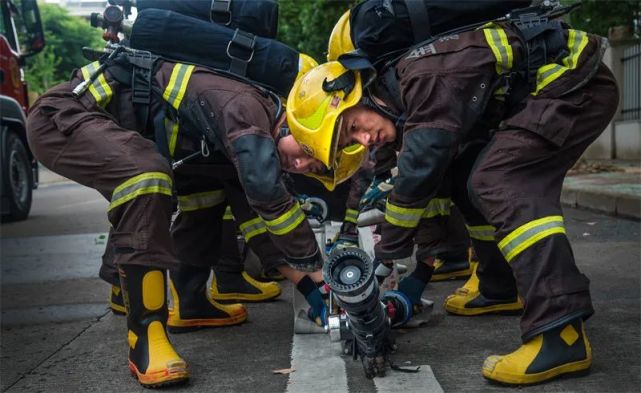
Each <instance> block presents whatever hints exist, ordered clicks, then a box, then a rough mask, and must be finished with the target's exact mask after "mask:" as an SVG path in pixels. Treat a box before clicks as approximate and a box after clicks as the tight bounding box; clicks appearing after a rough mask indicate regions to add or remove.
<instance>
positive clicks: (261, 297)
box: [210, 270, 281, 302]
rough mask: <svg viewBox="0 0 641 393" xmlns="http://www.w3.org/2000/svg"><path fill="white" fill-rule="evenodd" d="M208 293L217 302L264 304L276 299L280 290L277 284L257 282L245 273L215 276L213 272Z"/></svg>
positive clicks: (225, 273)
mask: <svg viewBox="0 0 641 393" xmlns="http://www.w3.org/2000/svg"><path fill="white" fill-rule="evenodd" d="M210 293H211V298H212V299H213V300H217V301H236V302H264V301H267V300H272V299H275V298H277V297H278V296H279V295H280V293H281V289H280V285H278V283H276V282H273V281H272V282H260V281H257V280H255V279H253V278H252V277H251V276H250V275H249V274H248V273H247V272H245V271H243V272H240V273H236V272H234V273H231V272H219V273H218V274H216V271H215V270H214V274H213V278H212V280H211V289H210Z"/></svg>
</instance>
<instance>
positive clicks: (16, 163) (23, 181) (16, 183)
mask: <svg viewBox="0 0 641 393" xmlns="http://www.w3.org/2000/svg"><path fill="white" fill-rule="evenodd" d="M1 168H2V186H3V188H4V192H3V194H4V195H5V196H6V197H7V202H8V207H9V212H8V213H7V214H6V215H3V216H2V221H19V220H24V219H26V218H27V216H28V215H29V210H31V196H32V194H31V193H32V190H33V173H32V171H31V162H30V160H29V155H28V154H27V149H26V148H25V146H24V144H23V142H22V140H20V138H19V137H18V136H17V135H16V134H15V133H13V132H9V133H8V135H7V144H6V150H5V154H3V155H2V167H1Z"/></svg>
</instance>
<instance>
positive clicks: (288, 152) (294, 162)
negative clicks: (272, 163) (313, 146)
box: [278, 135, 323, 173]
mask: <svg viewBox="0 0 641 393" xmlns="http://www.w3.org/2000/svg"><path fill="white" fill-rule="evenodd" d="M278 154H279V155H280V167H281V169H283V170H284V171H287V172H292V173H319V172H320V171H322V169H323V163H322V162H320V161H319V160H317V159H315V158H314V157H312V156H310V155H308V154H307V153H305V151H304V150H303V148H302V147H301V146H300V145H299V144H298V142H296V140H295V139H294V137H293V136H291V135H287V136H285V137H282V138H280V139H279V140H278Z"/></svg>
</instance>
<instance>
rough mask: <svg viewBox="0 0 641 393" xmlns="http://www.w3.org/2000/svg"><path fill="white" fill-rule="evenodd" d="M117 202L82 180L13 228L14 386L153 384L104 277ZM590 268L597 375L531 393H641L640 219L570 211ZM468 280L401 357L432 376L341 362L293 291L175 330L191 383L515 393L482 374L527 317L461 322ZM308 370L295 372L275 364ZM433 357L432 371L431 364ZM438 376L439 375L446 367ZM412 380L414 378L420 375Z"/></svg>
mask: <svg viewBox="0 0 641 393" xmlns="http://www.w3.org/2000/svg"><path fill="white" fill-rule="evenodd" d="M106 206H107V203H106V201H104V200H103V199H102V198H101V197H100V195H98V193H96V192H95V191H93V190H89V189H86V188H84V187H81V186H78V185H75V184H71V183H65V182H62V183H52V184H49V185H45V186H43V187H41V188H40V189H39V190H37V191H36V192H35V195H34V207H33V213H32V216H31V218H30V219H29V220H27V221H25V222H21V223H12V224H2V226H1V227H0V232H1V237H2V239H1V246H2V247H1V249H0V256H1V268H2V270H1V271H2V277H1V279H2V286H1V290H2V294H1V302H2V303H1V311H2V331H1V332H2V336H1V347H0V349H1V358H0V362H1V363H0V371H1V373H0V379H1V381H0V387H1V389H2V391H9V392H76V391H85V392H112V391H113V392H130V391H131V392H136V391H144V390H143V389H142V388H140V387H139V386H138V385H137V384H136V383H135V381H134V380H133V379H132V378H131V377H130V376H129V373H128V371H127V368H126V364H127V363H126V348H127V346H126V342H125V334H126V328H125V320H124V318H122V317H117V316H113V315H112V314H111V313H110V312H108V310H107V306H106V300H107V295H108V292H109V287H108V286H107V285H106V284H105V283H103V282H101V281H100V280H99V279H98V278H97V272H98V268H99V265H100V255H101V253H102V250H103V248H104V237H103V236H102V235H103V234H104V233H105V232H106V231H107V228H108V223H107V220H106V217H105V213H104V211H105V207H106ZM565 215H566V225H567V229H568V234H569V236H570V238H571V240H572V243H573V246H574V252H575V256H576V259H577V262H578V264H579V267H580V269H582V270H583V271H584V272H585V273H586V274H587V275H588V277H590V279H591V288H592V296H593V301H594V305H595V309H596V314H595V315H594V316H593V317H592V318H591V319H590V321H589V323H588V326H587V331H588V337H589V338H590V341H591V344H592V346H593V350H594V363H593V367H592V371H591V373H590V374H589V375H588V376H585V377H582V378H572V379H569V378H566V379H560V380H558V381H555V382H552V383H548V384H544V385H538V386H533V387H526V388H519V389H520V390H524V391H528V392H557V391H574V392H586V391H590V392H593V391H594V392H638V391H639V390H640V389H641V388H640V386H641V377H640V375H641V367H640V357H641V355H640V354H641V348H640V326H641V320H640V298H641V277H640V276H641V274H640V265H641V263H640V258H641V257H640V226H639V222H638V221H629V220H624V219H618V218H613V217H608V216H603V215H600V214H595V213H591V212H587V211H579V210H574V209H566V211H565ZM249 265H251V266H249V267H248V269H249V270H252V268H254V266H253V262H250V263H249ZM461 284H462V282H460V281H458V282H445V283H434V284H431V285H429V286H428V288H427V289H426V291H425V293H424V297H426V298H430V299H433V300H434V301H435V308H434V312H433V315H432V318H431V320H430V321H429V323H428V324H427V325H426V326H425V327H422V328H418V329H407V330H403V331H401V332H399V334H398V338H397V342H398V343H399V345H400V347H399V350H398V351H397V353H396V354H394V356H393V359H394V361H395V362H397V363H399V364H410V363H411V364H414V365H424V367H423V368H422V373H421V375H420V376H416V377H415V379H412V378H414V377H408V376H407V375H405V374H400V373H390V376H389V377H386V378H385V379H376V380H375V381H370V380H367V379H365V378H364V376H363V373H362V370H361V366H360V363H359V362H354V361H352V360H351V358H341V357H340V356H339V352H340V351H339V349H338V348H336V346H332V345H330V343H329V339H328V338H327V337H325V336H322V335H314V336H301V335H296V336H295V335H294V334H293V326H292V325H293V323H292V321H293V311H292V310H293V309H292V293H293V290H292V288H291V286H290V285H289V284H286V283H285V284H283V289H284V290H283V295H281V297H280V298H279V299H278V300H276V301H273V302H269V303H264V304H253V305H251V304H250V305H248V310H249V321H248V322H247V323H245V324H243V325H241V326H237V327H229V328H221V329H214V330H207V331H198V332H194V333H190V334H183V335H174V336H172V337H171V338H172V341H173V342H174V343H175V346H176V348H177V349H178V351H179V353H180V354H181V355H182V356H183V357H184V358H185V359H186V360H187V361H188V363H189V365H190V368H191V371H192V375H193V377H192V379H191V382H190V384H189V385H187V386H184V387H180V388H175V389H172V391H173V390H176V391H190V392H192V391H193V392H205V391H219V392H228V391H234V392H307V391H309V392H315V393H316V392H320V391H336V392H340V391H345V392H350V393H354V392H375V391H378V392H388V391H389V392H391V391H404V392H413V391H422V392H428V391H439V389H442V390H443V391H445V392H479V391H482V392H486V391H488V392H494V391H497V392H508V391H513V390H516V389H515V388H510V387H504V386H499V385H493V384H490V383H488V382H487V381H486V380H484V379H483V378H482V377H481V374H480V367H481V364H482V362H483V359H484V358H485V357H486V356H488V355H490V354H493V353H506V352H510V351H512V350H513V349H515V348H516V347H517V346H518V344H519V330H518V317H515V316H486V317H473V318H466V317H453V316H448V315H446V314H445V312H444V311H443V308H442V306H441V304H442V302H443V299H444V298H445V297H446V296H447V295H448V294H449V293H451V292H452V291H453V290H454V289H455V288H456V287H457V286H459V285H461ZM292 365H295V367H296V368H297V371H296V372H294V373H292V374H290V375H287V374H285V375H280V374H273V373H272V370H274V369H285V368H290V367H291V366H292ZM426 366H429V367H426ZM432 372H433V374H432ZM408 378H409V379H408Z"/></svg>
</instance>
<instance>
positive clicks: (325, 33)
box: [278, 0, 358, 62]
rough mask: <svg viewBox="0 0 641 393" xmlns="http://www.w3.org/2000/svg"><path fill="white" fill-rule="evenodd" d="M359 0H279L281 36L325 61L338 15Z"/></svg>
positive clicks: (282, 38)
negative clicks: (328, 42) (330, 36)
mask: <svg viewBox="0 0 641 393" xmlns="http://www.w3.org/2000/svg"><path fill="white" fill-rule="evenodd" d="M357 2H358V1H357V0H314V1H311V0H310V1H301V0H279V12H280V15H279V18H278V24H279V28H278V39H279V40H280V41H282V42H284V43H286V44H287V45H289V46H291V47H292V48H295V49H297V50H299V51H301V52H304V53H306V54H308V55H310V56H312V57H313V58H314V59H316V60H317V61H320V62H323V61H325V58H326V56H327V41H328V39H329V35H330V33H331V32H332V29H333V28H334V25H335V24H336V22H337V21H338V18H340V16H341V15H342V14H343V13H344V12H345V11H347V10H348V9H349V8H350V7H351V6H353V5H354V4H356V3H357Z"/></svg>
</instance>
